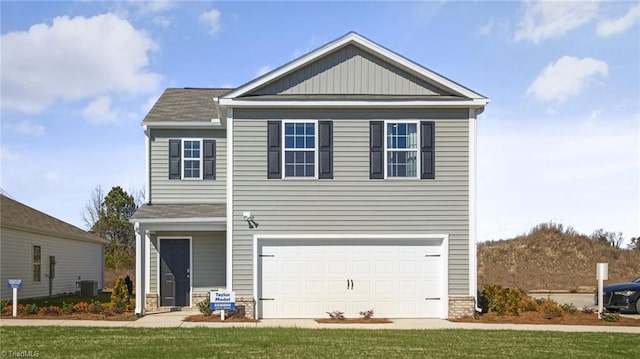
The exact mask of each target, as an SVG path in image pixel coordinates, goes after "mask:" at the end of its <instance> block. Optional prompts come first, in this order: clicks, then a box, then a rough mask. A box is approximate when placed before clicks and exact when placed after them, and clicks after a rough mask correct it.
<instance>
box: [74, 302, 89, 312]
mask: <svg viewBox="0 0 640 359" xmlns="http://www.w3.org/2000/svg"><path fill="white" fill-rule="evenodd" d="M73 312H74V313H89V303H87V302H78V303H76V304H74V305H73Z"/></svg>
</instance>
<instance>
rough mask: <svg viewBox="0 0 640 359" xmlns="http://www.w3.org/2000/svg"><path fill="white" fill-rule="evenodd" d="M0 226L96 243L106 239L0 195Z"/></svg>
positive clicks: (103, 241) (104, 241)
mask: <svg viewBox="0 0 640 359" xmlns="http://www.w3.org/2000/svg"><path fill="white" fill-rule="evenodd" d="M0 226H2V227H10V228H14V229H20V230H26V231H35V232H40V233H47V234H51V235H55V236H57V237H64V238H72V239H78V240H83V241H90V242H96V243H106V242H107V241H106V240H104V239H103V238H100V237H98V236H96V235H94V234H91V233H89V232H87V231H84V230H82V229H80V228H78V227H76V226H74V225H71V224H69V223H67V222H63V221H61V220H59V219H57V218H55V217H52V216H50V215H48V214H46V213H43V212H40V211H38V210H36V209H33V208H31V207H29V206H27V205H24V204H22V203H20V202H18V201H16V200H14V199H11V198H9V197H7V196H5V195H0Z"/></svg>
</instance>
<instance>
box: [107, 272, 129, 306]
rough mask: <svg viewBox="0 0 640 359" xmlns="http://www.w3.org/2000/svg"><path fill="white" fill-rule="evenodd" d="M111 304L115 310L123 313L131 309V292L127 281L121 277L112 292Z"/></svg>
mask: <svg viewBox="0 0 640 359" xmlns="http://www.w3.org/2000/svg"><path fill="white" fill-rule="evenodd" d="M111 304H112V307H113V310H115V311H119V312H120V313H122V312H123V311H125V310H127V309H128V307H129V291H128V288H127V284H126V282H125V280H124V279H123V278H122V277H120V278H118V279H117V280H116V285H115V286H114V287H113V292H111Z"/></svg>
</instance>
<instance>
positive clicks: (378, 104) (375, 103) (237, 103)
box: [220, 98, 489, 108]
mask: <svg viewBox="0 0 640 359" xmlns="http://www.w3.org/2000/svg"><path fill="white" fill-rule="evenodd" d="M488 103H489V100H487V99H469V100H467V101H384V100H366V101H344V100H342V101H341V100H338V101H326V100H324V101H300V100H296V101H284V100H278V101H268V100H264V101H255V100H254V101H252V100H242V99H224V98H223V99H220V105H222V106H231V107H234V108H240V107H325V108H326V107H329V108H333V107H342V108H345V107H346V108H354V107H355V108H358V107H367V108H385V107H400V108H417V107H420V108H423V107H429V108H451V107H464V108H474V107H483V106H485V105H486V104H488Z"/></svg>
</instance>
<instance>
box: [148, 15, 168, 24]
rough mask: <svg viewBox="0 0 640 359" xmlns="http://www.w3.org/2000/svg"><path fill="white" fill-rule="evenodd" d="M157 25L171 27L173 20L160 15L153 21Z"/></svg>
mask: <svg viewBox="0 0 640 359" xmlns="http://www.w3.org/2000/svg"><path fill="white" fill-rule="evenodd" d="M151 21H152V22H153V23H154V24H155V25H158V26H162V27H169V26H170V25H171V22H172V21H171V18H169V17H167V16H164V15H159V16H156V17H154V18H153V20H151Z"/></svg>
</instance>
